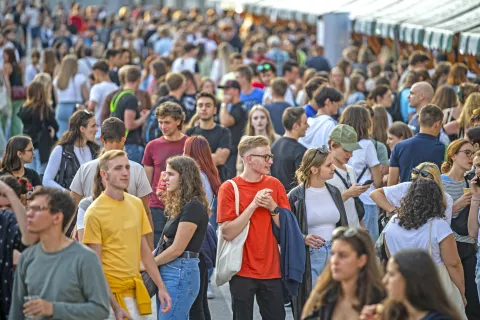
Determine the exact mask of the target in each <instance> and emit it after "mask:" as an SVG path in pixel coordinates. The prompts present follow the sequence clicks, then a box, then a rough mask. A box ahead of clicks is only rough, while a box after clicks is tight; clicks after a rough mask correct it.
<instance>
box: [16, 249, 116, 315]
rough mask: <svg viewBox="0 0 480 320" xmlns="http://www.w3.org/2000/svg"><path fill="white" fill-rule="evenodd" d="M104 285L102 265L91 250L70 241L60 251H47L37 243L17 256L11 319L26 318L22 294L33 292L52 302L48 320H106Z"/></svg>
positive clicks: (31, 293)
mask: <svg viewBox="0 0 480 320" xmlns="http://www.w3.org/2000/svg"><path fill="white" fill-rule="evenodd" d="M107 288H108V287H107V281H106V280H105V276H104V274H103V270H102V265H101V263H100V260H99V259H98V257H97V255H96V254H95V252H93V251H92V250H90V249H88V248H87V247H85V246H84V245H82V244H79V243H78V242H73V243H72V244H70V245H69V246H68V247H66V248H65V249H63V250H61V251H58V252H55V253H46V252H44V251H43V249H42V245H41V244H40V243H39V244H36V245H34V246H32V247H30V248H28V249H26V250H25V251H24V252H23V253H22V256H21V258H20V262H19V264H18V266H17V269H16V272H15V282H14V285H13V294H12V306H11V309H10V319H15V320H21V319H25V315H24V314H23V304H24V303H25V297H26V296H34V295H35V296H39V297H40V298H41V299H43V300H46V301H48V302H52V303H53V316H52V317H51V318H49V319H62V320H77V319H78V320H84V319H92V320H97V319H98V320H101V319H106V318H107V317H108V315H109V310H110V305H109V299H108V289H107ZM42 319H47V318H42Z"/></svg>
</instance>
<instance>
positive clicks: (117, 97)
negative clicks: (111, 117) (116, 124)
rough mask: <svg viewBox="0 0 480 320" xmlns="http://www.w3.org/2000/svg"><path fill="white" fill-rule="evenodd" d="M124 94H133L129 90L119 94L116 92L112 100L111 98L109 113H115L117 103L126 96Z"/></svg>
mask: <svg viewBox="0 0 480 320" xmlns="http://www.w3.org/2000/svg"><path fill="white" fill-rule="evenodd" d="M126 94H134V93H133V91H132V90H130V89H127V90H123V91H120V92H117V93H116V94H115V95H114V96H113V98H112V101H110V113H115V111H117V104H118V101H120V99H121V98H122V97H123V96H124V95H126Z"/></svg>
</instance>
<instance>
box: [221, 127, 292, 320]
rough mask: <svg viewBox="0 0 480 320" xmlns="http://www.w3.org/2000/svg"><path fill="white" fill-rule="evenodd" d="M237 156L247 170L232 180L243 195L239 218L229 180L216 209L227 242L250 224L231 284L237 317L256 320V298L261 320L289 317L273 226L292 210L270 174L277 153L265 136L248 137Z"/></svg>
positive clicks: (222, 190) (277, 319)
mask: <svg viewBox="0 0 480 320" xmlns="http://www.w3.org/2000/svg"><path fill="white" fill-rule="evenodd" d="M238 155H239V156H240V157H241V158H242V161H243V163H244V171H243V173H242V174H241V175H240V176H237V177H235V178H233V179H232V180H233V181H234V182H235V183H236V184H237V186H238V190H239V194H240V215H239V216H238V217H237V215H236V213H235V193H234V190H233V186H232V184H231V183H230V182H228V181H227V182H225V183H224V184H223V185H222V186H221V187H220V190H219V193H218V208H217V214H218V216H217V222H218V223H221V224H222V234H223V237H224V239H225V240H227V241H231V240H232V239H234V238H235V237H236V236H238V235H239V234H240V232H242V230H243V229H244V228H245V227H246V225H247V223H248V221H250V229H249V231H248V236H247V240H246V242H245V246H244V248H243V261H242V268H241V269H240V271H239V272H238V273H237V274H236V275H235V276H234V277H233V278H232V279H231V280H230V293H231V295H232V309H233V319H242V320H249V319H253V301H254V296H256V298H257V302H258V306H259V308H260V313H261V314H262V318H263V319H265V320H279V319H285V308H284V305H283V287H282V279H281V278H282V275H281V273H280V252H279V250H278V243H277V240H276V239H275V237H274V235H273V231H272V223H275V224H276V225H277V226H278V227H280V219H279V216H278V213H279V209H280V208H285V209H289V210H290V205H289V202H288V198H287V194H286V192H285V188H284V187H283V185H282V183H281V182H280V181H279V180H277V179H276V178H274V177H271V176H269V172H270V166H271V165H272V162H273V161H272V158H273V155H272V154H271V151H270V145H269V141H268V139H267V138H265V137H263V136H253V137H252V136H247V137H244V138H243V139H242V140H241V142H240V144H239V145H238ZM272 220H273V221H272Z"/></svg>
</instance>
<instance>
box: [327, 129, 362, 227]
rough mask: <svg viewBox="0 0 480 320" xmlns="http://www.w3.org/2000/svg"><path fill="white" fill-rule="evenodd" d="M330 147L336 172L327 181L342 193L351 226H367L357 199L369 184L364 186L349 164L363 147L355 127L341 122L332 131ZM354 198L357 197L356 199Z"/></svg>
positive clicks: (329, 141)
mask: <svg viewBox="0 0 480 320" xmlns="http://www.w3.org/2000/svg"><path fill="white" fill-rule="evenodd" d="M328 147H329V148H330V152H331V153H332V156H333V164H334V165H335V174H334V175H333V178H332V179H330V180H328V181H327V182H328V183H329V184H331V185H334V186H335V187H337V188H338V189H339V190H340V192H341V193H342V199H343V202H344V204H345V211H346V213H347V219H348V225H349V226H350V227H359V226H362V227H365V225H364V224H363V217H361V218H362V219H360V217H359V216H358V212H357V209H356V207H355V201H357V202H358V201H359V199H358V196H360V195H361V194H362V193H364V192H365V191H367V189H368V188H369V185H366V186H362V185H360V184H358V183H357V177H356V174H355V170H353V168H352V167H351V166H349V165H348V164H347V162H348V160H350V158H351V157H352V153H353V151H355V150H358V149H361V147H360V145H359V144H358V142H357V133H356V132H355V129H353V128H352V127H350V126H349V125H346V124H339V125H338V126H336V127H335V129H333V131H332V132H331V133H330V136H329V140H328ZM354 198H357V199H356V200H355V199H354Z"/></svg>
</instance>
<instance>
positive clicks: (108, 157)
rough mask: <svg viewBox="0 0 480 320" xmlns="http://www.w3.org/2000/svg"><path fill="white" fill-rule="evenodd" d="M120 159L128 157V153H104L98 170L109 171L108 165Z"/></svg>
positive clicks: (118, 151)
mask: <svg viewBox="0 0 480 320" xmlns="http://www.w3.org/2000/svg"><path fill="white" fill-rule="evenodd" d="M118 157H127V153H126V152H125V151H123V150H110V151H107V152H105V153H103V154H102V156H101V157H100V158H99V159H98V170H101V171H108V163H109V162H110V161H111V160H113V159H116V158H118Z"/></svg>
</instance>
